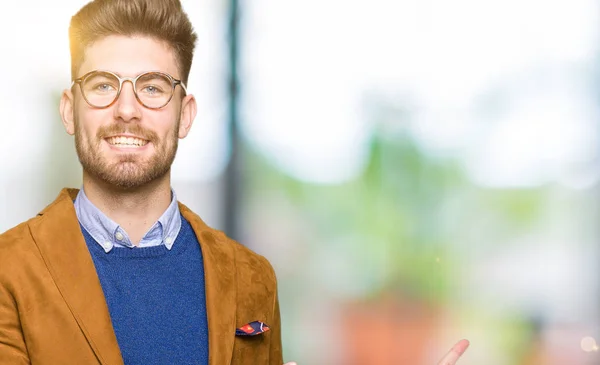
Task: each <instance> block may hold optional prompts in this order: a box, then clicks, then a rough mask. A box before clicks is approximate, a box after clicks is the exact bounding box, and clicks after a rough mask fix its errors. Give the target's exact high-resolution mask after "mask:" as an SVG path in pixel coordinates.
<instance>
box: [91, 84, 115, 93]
mask: <svg viewBox="0 0 600 365" xmlns="http://www.w3.org/2000/svg"><path fill="white" fill-rule="evenodd" d="M93 89H94V90H96V91H98V92H108V91H112V90H116V89H115V87H114V86H113V85H111V84H108V83H99V84H96V86H94V88H93Z"/></svg>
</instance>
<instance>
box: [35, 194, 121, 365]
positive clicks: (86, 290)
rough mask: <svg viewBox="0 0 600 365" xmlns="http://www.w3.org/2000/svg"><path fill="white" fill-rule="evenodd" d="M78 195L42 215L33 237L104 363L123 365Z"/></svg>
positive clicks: (59, 201) (66, 197) (61, 200)
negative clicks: (78, 210) (83, 229)
mask: <svg viewBox="0 0 600 365" xmlns="http://www.w3.org/2000/svg"><path fill="white" fill-rule="evenodd" d="M77 192H78V190H76V189H64V190H63V191H61V193H60V195H59V196H58V198H57V199H56V200H55V201H54V203H52V204H51V205H49V206H48V207H47V208H46V209H45V210H44V211H42V212H41V213H40V215H42V216H43V219H41V220H39V221H38V222H39V223H37V224H35V225H31V226H30V229H31V234H32V235H33V238H34V241H35V243H36V245H37V246H38V248H39V250H40V253H41V255H42V258H43V259H44V261H45V263H46V266H47V267H48V270H49V271H50V274H51V275H52V277H53V278H54V281H55V282H56V286H57V287H58V290H59V291H60V293H61V295H62V296H63V298H64V300H65V301H66V303H67V305H68V307H69V309H70V310H71V312H72V313H73V316H74V317H75V319H76V321H77V323H78V324H79V327H80V328H81V330H82V332H83V333H84V335H85V336H86V338H87V340H88V342H89V343H90V346H91V347H92V349H93V351H94V353H95V354H96V356H97V357H98V360H99V361H100V363H102V364H104V365H109V364H110V365H113V364H123V360H122V357H121V352H120V350H119V345H118V343H117V338H116V336H115V333H114V330H113V327H112V323H111V320H110V314H109V312H108V307H107V305H106V300H105V298H104V293H103V291H102V286H101V285H100V281H99V279H98V275H97V273H96V268H95V267H94V262H93V261H92V257H91V256H90V253H89V251H88V248H87V245H86V243H85V240H84V238H83V235H82V234H81V228H80V226H79V221H78V220H77V215H76V214H75V209H74V207H73V200H74V199H75V196H76V195H77Z"/></svg>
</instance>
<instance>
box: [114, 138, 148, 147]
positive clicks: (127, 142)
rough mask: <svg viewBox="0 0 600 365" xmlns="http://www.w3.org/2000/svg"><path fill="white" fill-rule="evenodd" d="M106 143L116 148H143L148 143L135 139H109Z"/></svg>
mask: <svg viewBox="0 0 600 365" xmlns="http://www.w3.org/2000/svg"><path fill="white" fill-rule="evenodd" d="M106 141H107V142H108V143H109V144H111V145H113V146H117V147H141V146H145V145H146V144H147V143H148V141H146V140H143V139H140V138H135V137H120V136H119V137H110V138H107V139H106Z"/></svg>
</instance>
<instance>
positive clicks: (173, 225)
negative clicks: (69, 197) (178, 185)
mask: <svg viewBox="0 0 600 365" xmlns="http://www.w3.org/2000/svg"><path fill="white" fill-rule="evenodd" d="M74 205H75V213H76V214H77V219H78V220H79V223H80V224H81V225H82V226H83V228H84V229H85V230H86V231H87V232H88V233H89V234H90V236H92V238H94V240H95V241H96V242H97V243H98V244H99V245H100V246H102V248H103V249H104V251H105V252H107V253H108V252H110V250H112V249H113V247H115V246H116V247H129V248H134V247H136V246H134V245H133V243H132V242H131V240H130V239H129V236H128V235H127V232H125V230H124V229H123V228H122V227H121V226H119V225H118V224H117V223H116V222H115V221H113V220H112V219H110V218H108V217H107V216H106V215H105V214H104V213H102V211H100V209H98V208H97V207H96V206H95V205H94V204H93V203H92V202H91V201H90V200H89V199H88V197H87V196H86V195H85V192H84V191H83V188H82V189H81V190H79V193H78V194H77V197H76V198H75V202H74ZM180 229H181V214H180V212H179V205H178V204H177V197H176V195H175V192H174V191H173V190H171V203H170V204H169V207H168V208H167V210H165V212H164V213H163V214H162V215H161V216H160V218H158V220H157V221H156V222H155V223H154V224H153V225H152V227H151V228H150V229H149V230H148V232H147V233H146V234H145V235H144V237H143V238H142V240H141V241H140V243H139V245H138V246H137V247H140V248H142V247H152V246H159V245H162V244H164V245H165V247H166V248H167V249H168V250H170V249H171V248H172V247H173V243H175V239H176V238H177V235H178V234H179V231H180Z"/></svg>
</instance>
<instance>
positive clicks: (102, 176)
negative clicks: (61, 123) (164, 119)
mask: <svg viewBox="0 0 600 365" xmlns="http://www.w3.org/2000/svg"><path fill="white" fill-rule="evenodd" d="M179 123H180V120H179V119H178V120H177V123H175V124H176V126H175V129H173V130H171V131H170V133H169V135H168V136H167V137H166V139H165V140H163V141H161V140H160V138H159V137H158V135H157V134H156V133H155V132H153V131H149V130H146V129H144V128H142V127H141V126H139V125H138V124H134V123H130V124H128V125H126V124H123V123H115V124H111V125H109V126H105V127H101V128H100V129H99V130H98V132H97V133H96V135H95V136H87V138H86V136H84V134H83V127H82V126H81V123H80V121H79V120H78V119H77V118H75V149H76V150H77V156H78V157H79V162H80V163H81V166H82V167H83V170H84V171H85V172H86V173H87V174H89V175H91V176H93V177H94V178H95V179H97V180H100V181H102V182H104V183H105V184H108V185H110V186H113V187H116V188H120V189H123V190H129V189H135V188H138V187H141V186H143V185H146V184H148V183H150V182H152V181H155V180H157V179H160V178H162V177H164V176H165V175H167V174H168V173H169V171H170V170H171V165H172V164H173V160H174V159H175V155H176V153H177V146H178V136H177V132H176V131H177V130H178V129H179ZM121 133H132V134H134V135H136V136H138V137H140V138H143V139H145V140H147V141H148V143H152V145H153V147H154V149H155V152H154V154H153V155H152V156H151V157H150V158H146V159H144V158H142V157H140V156H138V155H137V154H131V153H123V154H122V155H120V156H118V157H117V161H116V162H110V161H109V159H108V157H107V156H106V155H103V154H102V152H101V143H102V141H103V140H104V138H106V137H108V136H110V135H115V134H121Z"/></svg>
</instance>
